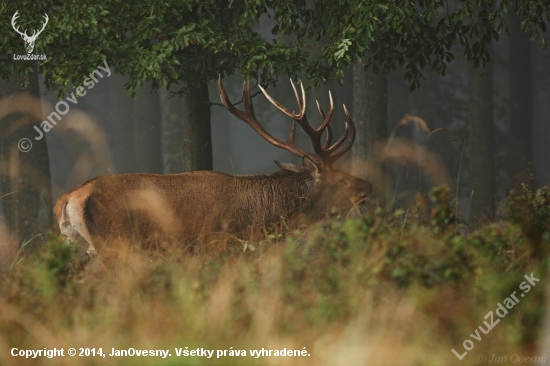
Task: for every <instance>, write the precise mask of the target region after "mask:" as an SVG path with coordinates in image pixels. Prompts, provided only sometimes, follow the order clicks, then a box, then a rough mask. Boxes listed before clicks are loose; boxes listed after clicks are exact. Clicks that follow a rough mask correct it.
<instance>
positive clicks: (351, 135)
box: [218, 75, 355, 167]
mask: <svg viewBox="0 0 550 366" xmlns="http://www.w3.org/2000/svg"><path fill="white" fill-rule="evenodd" d="M290 83H291V84H292V89H293V90H294V95H295V96H296V101H297V102H298V109H299V111H300V112H299V113H294V112H291V111H290V110H288V109H287V108H285V107H284V106H283V105H281V104H280V103H279V102H277V101H276V100H275V99H273V98H272V97H271V96H270V95H269V94H267V92H266V91H265V90H264V88H262V87H261V85H260V89H261V90H262V92H263V93H264V95H265V96H266V98H267V99H268V100H269V101H270V102H271V103H272V104H273V105H275V106H276V107H277V108H278V109H279V110H280V111H282V112H283V113H284V114H286V115H287V116H289V117H290V118H292V130H291V132H290V138H289V139H288V141H282V140H279V139H278V138H276V137H274V136H273V135H271V134H270V133H269V132H267V131H266V130H265V129H264V128H263V127H262V126H260V124H259V122H258V120H257V119H256V116H255V114H254V106H253V105H252V99H251V97H250V84H249V83H247V82H244V83H243V103H244V110H242V111H241V110H238V109H237V108H235V107H234V106H233V104H232V103H231V101H230V100H229V98H228V97H227V93H226V92H225V89H224V88H223V85H222V79H221V75H220V77H219V78H218V90H219V93H220V98H221V101H222V103H223V105H224V106H225V107H226V108H227V109H228V110H229V111H230V112H231V113H232V114H233V115H234V116H236V117H237V118H239V119H241V120H243V121H244V122H246V123H247V124H248V125H249V126H250V127H252V128H253V129H254V131H256V132H257V133H258V134H259V135H260V136H262V137H263V138H264V139H265V140H267V141H268V142H269V143H271V144H272V145H275V146H277V147H280V148H282V149H285V150H287V151H289V152H291V153H293V154H294V155H297V156H300V157H303V156H307V157H308V158H310V159H311V160H313V161H314V162H315V163H317V164H323V165H324V166H327V167H331V166H332V164H334V162H335V161H336V160H337V159H338V158H339V157H341V156H342V155H343V154H345V153H346V152H347V151H348V150H349V149H350V148H351V146H352V145H353V142H354V140H355V124H354V123H353V120H352V119H351V116H350V115H349V112H348V110H347V108H346V106H345V105H344V112H345V113H346V118H347V120H348V122H346V128H345V131H344V134H343V135H342V137H340V138H339V139H338V141H336V142H335V143H334V144H332V129H331V128H330V126H329V123H330V120H331V118H332V115H333V113H334V104H333V101H332V94H331V93H330V91H329V99H330V109H329V111H328V114H327V115H326V116H325V113H324V112H323V110H322V109H321V106H320V105H319V102H318V101H316V102H317V108H318V110H319V113H320V114H321V116H322V117H323V123H321V125H320V126H319V127H318V128H316V129H314V128H312V127H311V125H310V124H309V122H308V120H307V117H306V95H305V90H304V86H303V84H301V85H300V86H301V90H302V100H300V97H299V95H298V91H297V90H296V86H295V85H294V83H293V82H292V80H290ZM296 122H298V124H299V125H300V127H302V129H303V130H304V132H305V133H306V134H307V135H308V136H309V139H310V140H311V144H312V146H313V150H314V151H315V153H311V152H309V151H306V150H303V149H301V148H299V147H297V146H296V145H295V144H294V140H295V138H296ZM325 130H326V133H327V135H326V140H325V143H324V144H321V136H322V134H323V132H325Z"/></svg>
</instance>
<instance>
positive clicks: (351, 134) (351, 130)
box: [327, 104, 355, 164]
mask: <svg viewBox="0 0 550 366" xmlns="http://www.w3.org/2000/svg"><path fill="white" fill-rule="evenodd" d="M344 112H345V114H346V118H347V120H348V122H347V123H346V130H345V132H344V136H346V137H347V139H346V140H345V142H344V139H342V138H340V139H339V140H338V141H337V142H335V143H334V145H332V147H331V148H330V149H332V148H333V147H334V149H335V151H334V153H333V154H331V155H330V156H329V157H328V158H327V162H328V164H332V163H334V162H335V161H336V160H337V159H338V158H339V157H340V156H342V155H344V154H345V153H346V152H348V150H349V149H351V147H352V145H353V142H354V141H355V123H353V119H352V118H351V116H350V114H349V112H348V109H347V108H346V105H345V104H344ZM340 140H342V141H340ZM341 144H342V145H341Z"/></svg>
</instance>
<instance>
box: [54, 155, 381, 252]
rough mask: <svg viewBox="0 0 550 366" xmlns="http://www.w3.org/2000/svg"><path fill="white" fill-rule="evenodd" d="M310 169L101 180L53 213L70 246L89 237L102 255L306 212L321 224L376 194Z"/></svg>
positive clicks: (357, 182) (354, 181)
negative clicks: (137, 243) (132, 243)
mask: <svg viewBox="0 0 550 366" xmlns="http://www.w3.org/2000/svg"><path fill="white" fill-rule="evenodd" d="M311 164H313V163H310V167H311V166H313V168H310V170H309V171H308V170H306V169H302V168H301V167H299V168H298V167H297V166H293V169H294V170H296V171H290V170H281V171H278V172H275V173H273V174H270V175H240V176H239V175H236V176H232V175H228V174H224V173H219V172H212V171H199V172H191V173H181V174H168V175H157V174H122V175H113V176H100V177H97V178H95V179H92V180H90V181H88V182H87V183H84V184H82V185H80V186H79V187H77V188H76V189H74V190H73V191H71V192H69V193H67V194H65V195H63V196H62V197H61V198H60V199H59V200H58V202H57V204H56V206H55V209H54V210H55V215H56V217H57V220H58V223H59V227H60V230H61V233H62V234H64V235H66V236H67V237H68V239H69V241H82V239H84V240H85V241H86V242H87V243H88V244H89V246H90V249H92V250H94V249H95V250H96V251H98V250H100V249H101V247H102V246H103V245H104V244H105V243H106V242H107V241H109V240H110V239H113V238H124V239H132V238H134V239H138V240H142V239H152V238H158V237H166V236H168V237H172V238H176V239H179V240H181V239H184V240H185V239H196V238H198V237H200V236H201V235H204V234H209V233H217V232H229V233H232V234H238V233H242V232H244V231H246V230H249V229H251V228H259V229H268V228H270V227H272V226H274V225H277V224H280V223H281V222H282V221H287V220H291V219H293V218H296V217H298V216H301V215H302V216H305V217H306V218H307V219H309V220H317V219H319V218H322V217H324V216H327V215H328V214H329V213H330V211H331V209H333V208H336V209H339V210H342V209H344V208H351V206H352V204H353V199H354V197H355V198H364V197H366V196H367V195H368V194H369V193H370V191H371V189H372V188H371V185H370V183H369V182H366V181H363V180H361V179H358V178H355V177H353V176H351V175H349V174H347V173H345V172H343V171H340V170H335V169H331V170H330V171H327V172H322V171H318V170H317V169H316V166H314V165H311ZM283 165H286V166H287V167H288V166H290V164H283ZM299 169H302V171H299ZM136 235H137V236H138V237H137V238H136Z"/></svg>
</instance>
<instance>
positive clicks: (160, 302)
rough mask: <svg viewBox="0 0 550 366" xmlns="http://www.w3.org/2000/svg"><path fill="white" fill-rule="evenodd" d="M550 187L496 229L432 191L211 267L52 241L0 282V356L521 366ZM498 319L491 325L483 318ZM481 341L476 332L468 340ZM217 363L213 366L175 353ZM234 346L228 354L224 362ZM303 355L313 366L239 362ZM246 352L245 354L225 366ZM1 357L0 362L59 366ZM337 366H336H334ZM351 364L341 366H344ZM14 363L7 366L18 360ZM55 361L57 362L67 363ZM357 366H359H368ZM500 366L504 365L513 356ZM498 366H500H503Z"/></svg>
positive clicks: (521, 200) (205, 262) (538, 289)
mask: <svg viewBox="0 0 550 366" xmlns="http://www.w3.org/2000/svg"><path fill="white" fill-rule="evenodd" d="M549 191H550V189H549V187H544V188H541V189H538V190H534V189H531V188H529V187H527V186H524V187H523V188H522V190H521V191H520V192H511V194H510V197H509V198H508V201H507V203H506V204H505V205H504V206H503V207H502V210H501V211H502V212H503V213H504V216H503V217H502V218H500V219H499V220H495V221H493V222H491V223H489V224H486V225H483V226H479V227H473V226H471V225H469V224H467V223H465V222H463V221H461V219H460V217H457V216H456V215H457V212H456V209H455V207H454V205H453V200H452V199H451V198H450V195H449V192H448V189H447V188H445V187H437V188H435V189H433V190H432V191H431V192H430V194H429V195H428V196H427V197H423V196H420V195H419V196H418V199H417V204H416V206H415V207H413V208H409V209H407V210H402V209H399V210H394V211H391V212H389V211H384V210H381V209H376V210H373V211H371V212H368V213H365V214H363V215H360V216H355V217H349V218H346V219H338V220H332V221H327V222H320V223H317V224H315V225H312V226H310V227H309V228H307V229H303V230H297V231H294V232H290V233H285V234H284V235H269V236H268V235H266V238H265V240H262V241H258V242H241V241H237V242H236V244H235V243H234V244H233V245H232V246H229V248H228V249H227V250H225V251H221V252H216V253H215V254H212V253H211V254H189V253H182V251H181V250H179V249H177V248H176V249H174V250H173V251H163V252H158V251H157V252H148V251H143V250H140V249H138V248H127V250H126V251H124V252H121V253H120V255H119V256H118V257H117V259H116V260H115V261H113V262H112V263H109V264H108V265H107V266H106V268H105V269H104V270H101V271H99V272H96V273H92V270H91V268H92V265H91V264H90V265H89V266H88V267H87V269H85V270H84V271H81V270H78V266H76V265H75V264H74V260H73V257H74V256H75V255H76V251H77V249H76V248H74V247H72V246H69V245H67V244H65V243H64V242H63V241H62V240H61V238H58V237H55V236H52V238H51V240H50V241H49V242H48V243H47V245H46V246H45V247H44V248H42V250H41V251H40V252H37V253H34V254H32V255H27V256H25V257H24V258H23V260H18V262H17V264H16V265H15V266H13V268H12V270H11V271H5V272H4V274H3V277H2V280H1V282H0V347H1V349H3V350H10V349H12V348H13V347H17V348H19V349H40V348H44V347H46V348H54V347H57V348H65V349H68V348H69V347H74V348H77V349H78V348H79V347H88V348H93V347H96V348H99V347H101V348H102V349H103V352H106V353H110V352H111V349H112V348H118V349H128V348H130V347H133V348H135V349H167V350H171V354H172V356H171V357H167V358H166V359H162V358H143V357H142V358H139V362H137V361H136V360H137V359H136V358H134V359H129V358H124V357H120V358H117V357H109V356H107V357H105V358H97V357H96V358H94V357H83V358H81V359H80V361H82V363H83V364H102V365H103V364H128V362H130V363H136V362H137V363H139V364H160V365H175V364H189V365H203V364H205V365H206V364H220V365H225V364H227V365H235V364H238V365H241V364H242V365H248V364H250V365H253V364H254V365H257V364H262V365H263V364H285V365H286V364H304V365H310V364H353V362H354V361H353V360H356V359H360V360H366V361H365V363H360V364H369V365H370V364H372V365H377V364H380V365H393V364H399V365H401V364H403V365H409V364H410V365H441V364H449V365H452V364H461V363H460V362H462V361H459V360H458V359H457V357H456V356H455V355H454V354H453V353H452V352H451V348H454V349H455V350H456V351H457V352H458V353H462V352H464V351H465V349H464V347H463V342H464V341H465V340H467V339H470V340H472V341H473V343H474V345H475V349H473V350H472V351H471V352H470V353H469V354H467V355H466V356H464V357H466V358H465V359H464V362H465V364H472V363H474V361H473V360H474V359H475V357H476V354H480V353H484V354H487V356H489V355H490V354H491V352H492V353H497V354H507V355H508V356H511V355H512V354H521V355H530V354H532V353H533V352H534V350H535V348H536V344H537V340H538V331H539V328H538V327H539V324H541V322H542V316H543V312H542V311H543V308H544V306H543V304H544V303H543V289H544V287H546V286H547V285H548V284H546V283H545V282H546V281H547V276H546V267H547V265H546V263H547V248H548V246H549V245H550V192H549ZM531 273H533V276H534V277H535V278H537V279H540V282H538V283H537V284H536V285H535V286H532V287H531V289H530V291H529V292H525V293H523V295H524V296H523V297H520V298H519V299H520V301H518V303H517V304H516V305H515V306H513V308H511V309H509V312H508V314H507V315H506V316H505V317H504V318H502V319H501V321H500V322H499V324H498V325H496V326H495V329H496V328H497V327H498V330H492V331H491V332H489V333H488V334H484V333H481V336H482V338H481V340H473V339H472V338H471V337H470V334H472V333H475V331H476V329H478V326H480V325H483V322H484V321H486V319H487V318H486V315H487V314H488V313H489V312H490V311H493V312H494V311H495V309H496V308H497V304H498V303H502V302H503V301H505V299H507V298H509V297H510V295H511V294H512V293H513V292H514V291H515V292H516V296H519V295H520V294H521V293H522V291H521V290H519V286H520V285H521V283H522V282H525V281H526V279H525V278H524V276H525V275H530V274H531ZM495 317H496V315H495ZM478 333H479V332H478ZM179 347H182V348H184V347H189V349H197V348H204V349H209V350H222V351H223V350H226V351H227V352H226V354H227V355H226V356H221V357H219V358H216V355H214V356H213V357H212V358H210V359H208V358H206V357H177V356H176V355H175V349H176V348H179ZM231 347H232V348H231ZM304 347H306V349H307V351H308V353H309V354H310V356H307V357H287V358H285V359H284V362H283V360H282V359H279V358H275V357H271V358H262V357H260V358H254V357H252V356H250V350H260V349H262V348H265V349H272V350H277V349H278V350H282V349H283V348H287V349H296V350H302V349H303V348H304ZM234 350H241V351H242V350H245V351H246V353H247V356H229V351H234ZM4 353H5V352H0V363H1V364H25V362H27V363H29V364H36V363H41V364H60V363H62V362H61V361H60V359H55V358H54V359H48V358H40V359H36V360H26V359H21V358H17V359H16V358H14V357H11V356H10V355H9V353H7V354H4ZM335 360H336V361H335ZM346 360H347V361H346ZM16 361H17V362H16ZM66 361H67V360H64V361H63V362H66ZM367 361H368V362H367ZM508 362H509V363H510V364H511V363H512V361H510V357H508ZM504 364H506V362H505V363H504Z"/></svg>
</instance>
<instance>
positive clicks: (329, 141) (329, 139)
mask: <svg viewBox="0 0 550 366" xmlns="http://www.w3.org/2000/svg"><path fill="white" fill-rule="evenodd" d="M329 96H330V106H331V111H332V94H331V93H330V91H329ZM315 103H317V109H318V110H319V114H320V115H321V117H323V120H326V116H325V112H323V108H321V105H319V101H318V100H315ZM330 117H332V115H331V116H330ZM330 117H329V119H328V120H329V121H330ZM324 124H325V123H324V122H323V124H322V125H321V127H322V126H323V125H324ZM321 127H319V128H318V130H320V129H321ZM326 130H327V136H326V139H325V143H324V144H323V150H327V149H328V148H329V147H330V145H331V144H332V128H330V124H328V123H327V124H326Z"/></svg>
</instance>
